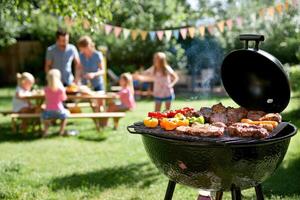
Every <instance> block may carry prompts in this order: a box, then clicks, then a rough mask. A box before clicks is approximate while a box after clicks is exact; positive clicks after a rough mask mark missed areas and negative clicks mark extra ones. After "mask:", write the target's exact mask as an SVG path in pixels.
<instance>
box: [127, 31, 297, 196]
mask: <svg viewBox="0 0 300 200" xmlns="http://www.w3.org/2000/svg"><path fill="white" fill-rule="evenodd" d="M240 40H241V41H245V49H241V50H236V51H233V52H231V53H229V54H228V55H227V56H226V57H225V59H224V61H223V64H222V67H221V77H222V82H223V85H224V88H225V89H226V91H227V93H228V95H229V96H230V97H231V98H232V99H233V100H234V101H235V102H236V103H237V104H239V105H240V106H243V107H245V108H247V109H248V110H262V111H265V112H282V111H283V110H284V109H285V108H286V107H287V105H288V103H289V100H290V87H289V81H288V78H287V75H286V73H285V71H284V70H283V67H282V64H281V63H280V62H279V61H278V60H277V59H276V58H275V57H273V56H272V55H270V54H269V53H267V52H265V51H262V50H259V43H260V42H261V41H263V40H264V36H262V35H240ZM249 41H254V42H255V47H254V48H253V49H251V48H248V42H249ZM127 129H128V131H129V132H130V133H133V134H141V135H142V140H143V143H144V146H145V149H146V151H147V153H148V155H149V157H150V159H151V160H152V161H153V163H154V164H155V165H156V167H157V168H158V169H159V170H160V171H161V172H163V173H164V174H165V175H166V176H167V177H168V178H169V184H168V188H167V191H166V194H165V200H171V199H172V196H173V191H174V189H175V185H176V183H180V184H183V185H187V186H190V187H194V188H201V189H204V190H210V191H216V192H217V195H216V199H217V200H221V199H222V194H223V191H231V194H232V199H233V200H239V199H241V190H242V189H247V188H250V187H254V188H255V191H256V197H257V199H259V200H262V199H264V197H263V192H262V188H261V183H262V182H264V181H265V180H266V179H267V178H268V177H270V176H271V175H272V174H273V173H274V171H275V170H276V169H277V168H278V166H279V164H280V163H281V162H282V160H283V158H284V156H285V154H286V152H287V149H288V146H289V143H290V139H291V137H292V136H294V135H295V134H296V132H297V128H296V127H295V126H294V125H293V124H291V123H286V124H285V126H283V128H282V129H281V130H280V131H279V132H278V134H277V135H276V136H274V137H271V138H266V139H252V140H250V141H249V140H237V141H235V142H226V140H222V139H221V138H205V137H192V136H183V135H176V134H174V133H172V132H170V133H159V131H160V130H157V129H153V130H149V129H145V128H144V126H143V125H141V124H140V123H135V124H134V125H131V126H128V128H127Z"/></svg>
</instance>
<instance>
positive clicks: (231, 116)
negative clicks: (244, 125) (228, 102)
mask: <svg viewBox="0 0 300 200" xmlns="http://www.w3.org/2000/svg"><path fill="white" fill-rule="evenodd" d="M247 113H248V111H247V110H246V109H245V108H242V107H240V108H232V107H228V108H227V113H226V116H227V125H230V124H233V123H236V122H240V121H241V119H243V118H245V117H246V116H247Z"/></svg>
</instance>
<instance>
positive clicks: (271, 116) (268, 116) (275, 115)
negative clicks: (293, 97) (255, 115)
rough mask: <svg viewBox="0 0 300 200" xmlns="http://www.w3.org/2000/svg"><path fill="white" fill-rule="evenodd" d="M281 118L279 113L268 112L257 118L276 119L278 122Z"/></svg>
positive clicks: (261, 119)
mask: <svg viewBox="0 0 300 200" xmlns="http://www.w3.org/2000/svg"><path fill="white" fill-rule="evenodd" d="M281 120H282V117H281V115H280V114H279V113H268V114H266V115H264V116H262V117H261V118H259V121H276V122H278V123H280V122H281Z"/></svg>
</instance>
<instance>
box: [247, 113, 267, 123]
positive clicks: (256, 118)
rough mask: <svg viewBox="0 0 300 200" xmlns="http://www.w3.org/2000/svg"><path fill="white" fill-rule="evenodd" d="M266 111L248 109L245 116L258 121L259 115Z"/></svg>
mask: <svg viewBox="0 0 300 200" xmlns="http://www.w3.org/2000/svg"><path fill="white" fill-rule="evenodd" d="M265 115H266V113H265V112H263V111H249V112H248V114H247V118H248V119H251V120H253V121H258V120H259V119H260V118H261V117H263V116H265Z"/></svg>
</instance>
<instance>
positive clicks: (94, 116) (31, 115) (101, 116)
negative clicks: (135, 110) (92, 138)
mask: <svg viewBox="0 0 300 200" xmlns="http://www.w3.org/2000/svg"><path fill="white" fill-rule="evenodd" d="M9 116H10V117H11V118H12V126H13V130H14V131H15V130H16V120H17V119H39V118H40V117H41V114H40V113H12V114H10V115H9ZM122 117H125V113H124V112H98V113H71V114H69V115H68V119H81V118H91V119H93V120H99V119H107V118H113V119H114V128H115V129H116V128H118V123H119V119H120V118H122ZM96 129H97V131H100V125H99V123H96Z"/></svg>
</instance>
